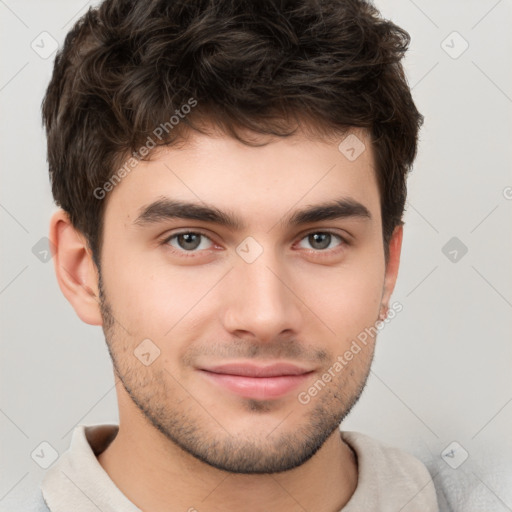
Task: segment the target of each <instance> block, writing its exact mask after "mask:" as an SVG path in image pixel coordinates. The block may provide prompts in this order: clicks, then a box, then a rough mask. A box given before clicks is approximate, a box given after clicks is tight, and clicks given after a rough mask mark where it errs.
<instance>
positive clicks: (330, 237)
mask: <svg viewBox="0 0 512 512" xmlns="http://www.w3.org/2000/svg"><path fill="white" fill-rule="evenodd" d="M336 238H337V239H338V240H339V241H340V242H341V243H339V244H337V245H334V246H333V245H332V243H333V242H334V241H335V240H334V239H336ZM304 240H306V241H307V243H309V244H310V246H311V247H312V248H313V249H314V250H315V251H326V250H330V249H333V248H334V247H339V246H341V245H345V244H346V243H347V242H346V240H344V239H343V238H342V237H341V236H340V235H337V234H336V233H332V232H330V231H315V232H313V233H309V234H308V235H306V236H305V237H304V238H302V240H301V241H300V242H299V245H300V244H301V242H303V241H304ZM301 247H302V248H305V249H307V247H303V246H301Z"/></svg>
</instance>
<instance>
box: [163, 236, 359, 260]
mask: <svg viewBox="0 0 512 512" xmlns="http://www.w3.org/2000/svg"><path fill="white" fill-rule="evenodd" d="M313 234H328V235H332V236H334V237H336V238H339V240H340V244H339V245H338V246H336V247H335V248H334V249H323V250H322V249H306V250H307V251H308V252H313V253H315V255H316V256H319V257H322V256H332V255H333V254H337V253H338V252H339V251H340V250H343V248H345V247H346V246H348V245H350V243H349V242H348V241H347V239H346V238H344V237H342V236H341V235H340V234H338V233H336V232H334V231H330V230H314V231H309V232H308V233H305V234H304V235H303V236H302V238H300V239H299V242H301V241H302V240H304V239H305V238H307V237H308V236H309V235H313ZM180 235H201V236H202V237H204V238H207V239H208V240H209V241H210V242H212V243H213V244H215V242H214V241H213V240H212V239H211V238H210V237H209V236H208V235H207V234H205V233H203V232H201V231H180V232H178V233H173V234H172V235H170V236H168V237H166V238H165V239H164V240H162V242H161V245H164V246H167V247H168V248H169V250H170V251H171V252H172V253H173V254H177V255H179V256H180V257H184V258H195V257H198V254H199V253H200V252H201V251H197V250H194V251H185V250H179V249H175V248H174V247H172V246H171V245H170V244H169V242H170V241H171V240H172V239H174V238H176V237H178V236H180ZM208 250H210V249H204V251H208Z"/></svg>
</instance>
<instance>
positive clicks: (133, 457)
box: [98, 414, 357, 512]
mask: <svg viewBox="0 0 512 512" xmlns="http://www.w3.org/2000/svg"><path fill="white" fill-rule="evenodd" d="M125 419H126V418H125ZM98 461H99V463H100V464H101V466H102V467H103V469H104V470H105V471H106V472H107V473H108V475H109V476H110V478H111V479H112V480H113V482H114V483H115V484H116V485H117V487H118V488H119V489H120V490H121V491H122V492H123V494H125V496H126V497H127V498H128V499H129V500H130V501H132V502H133V503H134V504H135V505H136V506H138V507H139V508H140V509H141V510H150V511H151V512H164V511H165V512H168V511H169V510H186V511H190V512H194V511H197V512H201V511H203V510H208V511H210V512H217V511H219V512H220V511H224V512H230V511H233V512H234V511H239V510H244V509H245V510H246V509H247V504H248V503H250V504H251V510H252V511H254V512H260V511H261V512H277V511H279V512H281V511H282V510H287V511H293V512H295V511H297V512H298V511H300V512H303V511H304V510H315V511H316V512H337V511H339V510H341V509H342V508H343V506H344V505H345V504H346V503H347V502H348V500H349V499H350V497H351V496H352V494H353V493H354V491H355V489H356V486H357V460H356V457H355V455H354V453H353V451H352V450H351V448H350V447H349V446H348V445H347V444H346V443H344V442H343V440H342V438H341V435H340V432H339V431H338V429H336V431H335V432H333V434H332V435H331V436H330V437H329V438H328V439H327V441H326V442H325V443H324V445H323V446H322V447H321V448H320V449H319V450H318V451H317V452H316V453H315V455H314V456H313V457H312V458H311V459H309V460H308V461H307V462H306V463H304V464H303V465H301V466H299V467H297V468H294V469H292V470H289V471H284V472H281V473H274V474H256V475H247V474H234V473H228V472H225V471H222V470H219V469H217V468H214V467H212V466H210V465H208V464H206V463H204V462H202V461H199V460H197V459H196V458H195V457H193V456H191V455H190V454H188V453H186V452H184V451H183V450H182V449H181V448H180V447H178V446H176V445H175V444H174V443H173V442H171V441H169V440H168V439H167V438H166V437H165V436H164V435H163V434H162V433H160V432H159V431H158V430H156V429H155V428H154V427H153V426H152V425H150V424H149V423H148V422H147V420H146V419H145V418H144V417H142V416H141V415H140V414H137V415H136V417H132V416H130V419H129V421H124V422H123V417H122V416H121V421H120V426H119V432H118V434H117V436H116V438H115V439H114V441H113V442H112V443H111V444H110V445H109V447H108V448H107V449H106V450H105V451H104V452H103V453H101V454H100V455H99V456H98Z"/></svg>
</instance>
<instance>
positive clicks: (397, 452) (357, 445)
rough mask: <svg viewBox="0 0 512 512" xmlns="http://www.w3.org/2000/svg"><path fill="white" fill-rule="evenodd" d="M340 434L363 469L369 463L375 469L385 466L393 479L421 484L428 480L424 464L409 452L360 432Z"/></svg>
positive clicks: (428, 475) (428, 476)
mask: <svg viewBox="0 0 512 512" xmlns="http://www.w3.org/2000/svg"><path fill="white" fill-rule="evenodd" d="M341 435H342V438H343V440H344V441H346V442H347V443H348V444H349V445H350V446H351V448H352V449H353V450H354V451H355V452H356V454H357V456H358V461H359V463H360V465H362V466H365V467H363V469H368V467H367V464H370V463H371V466H372V467H373V469H375V470H376V469H381V468H383V467H386V468H387V469H388V471H387V474H388V475H389V476H390V477H391V478H393V479H397V478H398V477H404V478H407V480H414V481H417V482H418V483H421V482H422V483H423V484H425V483H426V482H427V481H429V480H430V473H429V472H428V469H427V468H426V466H425V465H424V464H423V463H422V462H421V461H420V460H419V459H417V458H416V457H414V456H413V455H411V454H410V453H407V452H405V451H403V450H401V449H400V448H396V447H394V446H390V445H387V444H385V443H383V442H381V441H379V440H377V439H374V438H372V437H370V436H367V435H366V434H362V433H360V432H342V433H341ZM383 476H384V475H383Z"/></svg>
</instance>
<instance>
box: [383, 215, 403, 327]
mask: <svg viewBox="0 0 512 512" xmlns="http://www.w3.org/2000/svg"><path fill="white" fill-rule="evenodd" d="M402 239H403V225H399V226H396V227H395V229H394V231H393V234H392V236H391V239H390V241H389V258H388V262H387V265H386V273H385V276H384V289H383V291H382V301H381V310H380V315H379V318H380V319H381V320H384V318H386V316H387V311H388V309H389V301H390V299H391V294H392V293H393V290H394V288H395V284H396V280H397V277H398V269H399V267H400V253H401V251H402Z"/></svg>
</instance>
